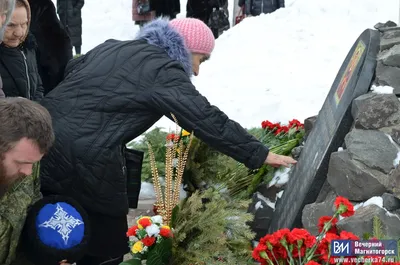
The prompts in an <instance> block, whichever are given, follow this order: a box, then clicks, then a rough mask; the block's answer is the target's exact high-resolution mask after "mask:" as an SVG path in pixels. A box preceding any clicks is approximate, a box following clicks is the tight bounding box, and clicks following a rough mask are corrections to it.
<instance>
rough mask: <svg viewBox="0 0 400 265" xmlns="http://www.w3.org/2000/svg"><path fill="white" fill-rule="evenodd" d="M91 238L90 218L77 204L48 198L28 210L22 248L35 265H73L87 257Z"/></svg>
mask: <svg viewBox="0 0 400 265" xmlns="http://www.w3.org/2000/svg"><path fill="white" fill-rule="evenodd" d="M89 234H90V227H89V222H88V217H87V214H86V212H85V211H84V210H83V208H82V207H81V206H80V205H79V204H78V203H77V202H76V201H74V200H73V199H71V198H68V197H62V196H49V197H44V198H43V199H41V200H39V201H38V202H36V203H35V204H34V205H33V206H32V208H31V209H30V210H29V212H28V216H27V219H26V222H25V227H24V231H23V233H22V244H23V246H24V252H25V254H26V256H27V258H28V259H29V260H30V261H31V262H33V263H35V264H41V265H42V264H43V265H56V264H59V262H60V261H62V260H67V261H68V263H73V262H75V261H77V260H79V259H80V258H81V257H83V255H84V254H85V252H86V249H87V244H88V241H89Z"/></svg>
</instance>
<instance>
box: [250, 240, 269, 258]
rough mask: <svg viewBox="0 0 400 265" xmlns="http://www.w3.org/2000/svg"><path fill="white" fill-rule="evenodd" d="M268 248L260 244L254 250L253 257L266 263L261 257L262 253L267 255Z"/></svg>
mask: <svg viewBox="0 0 400 265" xmlns="http://www.w3.org/2000/svg"><path fill="white" fill-rule="evenodd" d="M266 251H267V246H266V245H264V244H258V245H257V247H255V248H254V250H253V253H252V256H253V259H255V260H256V261H258V262H265V259H264V258H262V257H261V255H262V254H261V255H260V253H266Z"/></svg>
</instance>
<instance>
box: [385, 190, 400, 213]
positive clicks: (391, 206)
mask: <svg viewBox="0 0 400 265" xmlns="http://www.w3.org/2000/svg"><path fill="white" fill-rule="evenodd" d="M382 200H383V208H385V209H386V210H388V211H395V210H398V209H400V199H399V198H397V197H396V196H394V195H393V194H390V193H384V194H383V195H382Z"/></svg>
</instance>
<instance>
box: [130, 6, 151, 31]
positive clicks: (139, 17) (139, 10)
mask: <svg viewBox="0 0 400 265" xmlns="http://www.w3.org/2000/svg"><path fill="white" fill-rule="evenodd" d="M155 17H156V11H155V10H154V8H153V1H150V0H133V1H132V20H133V21H135V25H139V27H142V26H143V25H144V24H145V23H146V22H149V21H151V20H153V19H154V18H155Z"/></svg>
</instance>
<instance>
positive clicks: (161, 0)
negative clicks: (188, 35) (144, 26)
mask: <svg viewBox="0 0 400 265" xmlns="http://www.w3.org/2000/svg"><path fill="white" fill-rule="evenodd" d="M150 2H151V6H152V8H153V10H155V11H156V17H169V18H170V19H174V18H176V15H177V14H179V13H180V12H181V3H180V1H179V0H151V1H150Z"/></svg>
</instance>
